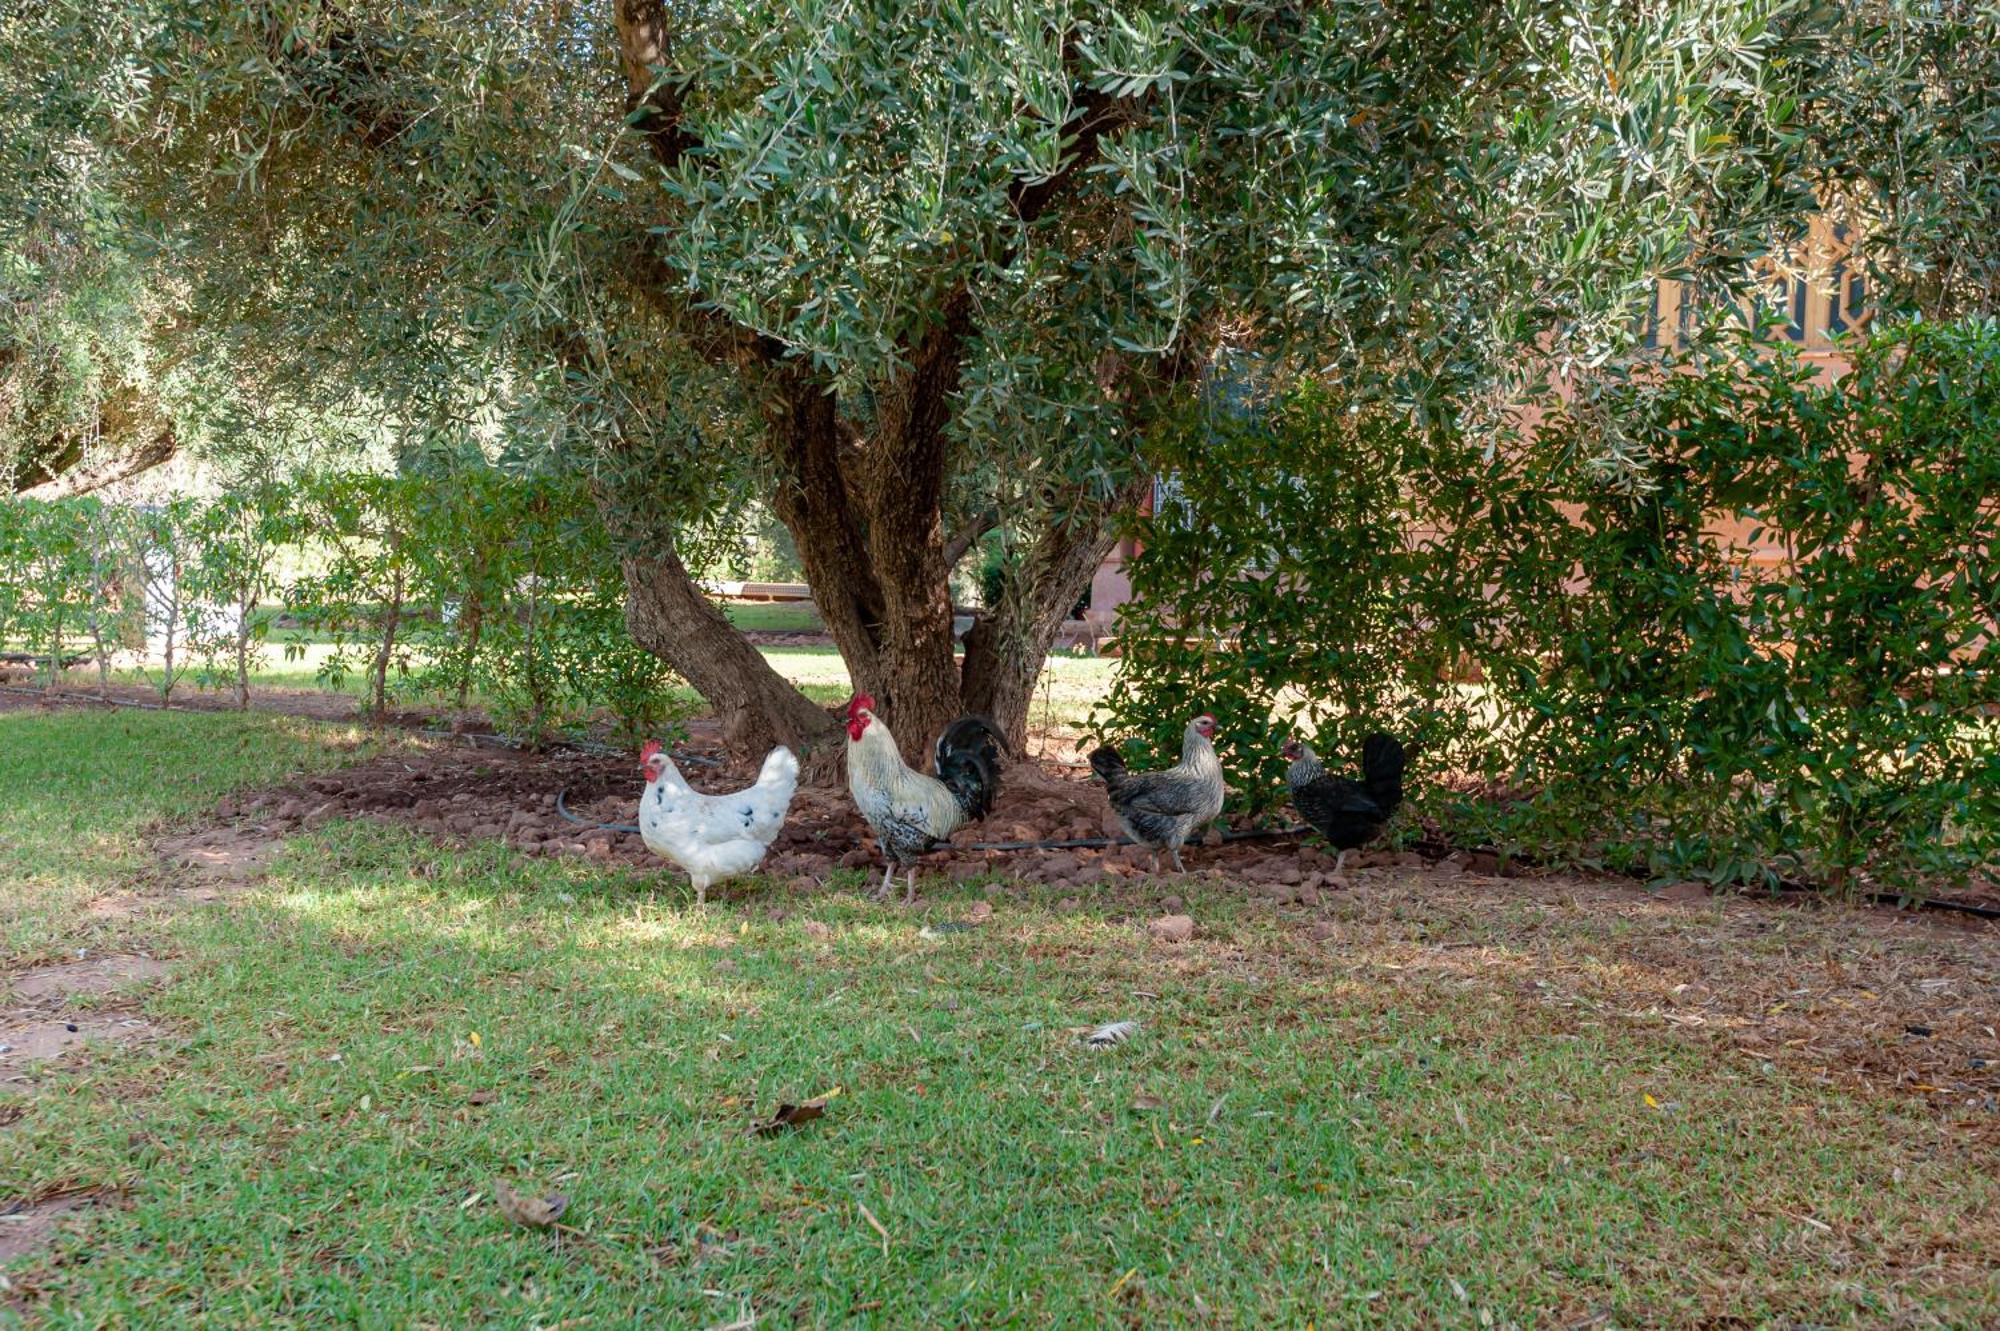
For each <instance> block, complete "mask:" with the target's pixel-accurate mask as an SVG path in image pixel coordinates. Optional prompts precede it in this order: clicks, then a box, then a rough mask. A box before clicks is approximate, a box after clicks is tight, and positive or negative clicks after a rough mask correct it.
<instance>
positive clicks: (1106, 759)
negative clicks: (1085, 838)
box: [1090, 744, 1125, 790]
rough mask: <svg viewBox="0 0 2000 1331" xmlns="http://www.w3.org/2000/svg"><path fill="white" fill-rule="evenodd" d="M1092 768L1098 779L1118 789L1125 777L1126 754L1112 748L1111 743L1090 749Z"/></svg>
mask: <svg viewBox="0 0 2000 1331" xmlns="http://www.w3.org/2000/svg"><path fill="white" fill-rule="evenodd" d="M1090 770H1091V771H1093V772H1095V773H1096V774H1097V777H1098V779H1099V780H1100V781H1102V782H1104V784H1105V785H1107V786H1109V787H1111V789H1113V790H1116V789H1118V785H1119V783H1120V782H1121V781H1123V780H1124V779H1125V758H1124V755H1122V754H1120V753H1119V752H1118V750H1116V749H1114V748H1112V747H1111V746H1110V745H1109V744H1106V745H1103V746H1101V747H1099V748H1095V749H1092V750H1091V751H1090Z"/></svg>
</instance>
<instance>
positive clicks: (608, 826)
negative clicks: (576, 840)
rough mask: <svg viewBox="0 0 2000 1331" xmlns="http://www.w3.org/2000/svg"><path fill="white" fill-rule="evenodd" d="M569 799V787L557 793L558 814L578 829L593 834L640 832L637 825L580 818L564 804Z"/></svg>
mask: <svg viewBox="0 0 2000 1331" xmlns="http://www.w3.org/2000/svg"><path fill="white" fill-rule="evenodd" d="M568 798H569V787H568V786H564V787H563V788H562V789H561V790H558V791H557V792H556V812H557V813H559V814H561V815H562V816H563V817H565V818H567V819H569V820H570V821H571V822H573V823H575V824H576V825H577V826H578V827H587V828H589V829H590V830H591V831H593V832H633V833H637V832H638V830H639V828H638V825H637V824H635V823H593V822H591V821H590V820H589V819H588V818H579V817H577V816H576V815H575V814H573V813H571V812H570V811H569V805H568V804H566V803H565V802H564V801H565V800H567V799H568Z"/></svg>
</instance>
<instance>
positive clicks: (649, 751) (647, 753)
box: [639, 739, 660, 766]
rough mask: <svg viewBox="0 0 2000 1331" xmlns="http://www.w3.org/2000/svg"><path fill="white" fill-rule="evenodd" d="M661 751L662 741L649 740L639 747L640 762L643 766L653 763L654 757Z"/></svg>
mask: <svg viewBox="0 0 2000 1331" xmlns="http://www.w3.org/2000/svg"><path fill="white" fill-rule="evenodd" d="M659 751H660V741H658V740H656V739H649V740H647V741H646V742H645V743H644V744H642V745H640V746H639V762H640V765H641V766H643V765H645V764H646V763H649V762H651V761H653V755H654V754H656V753H658V752H659Z"/></svg>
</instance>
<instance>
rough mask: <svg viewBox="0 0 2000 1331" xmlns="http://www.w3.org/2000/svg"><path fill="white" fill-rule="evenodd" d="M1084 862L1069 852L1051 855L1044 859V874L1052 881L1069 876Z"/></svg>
mask: <svg viewBox="0 0 2000 1331" xmlns="http://www.w3.org/2000/svg"><path fill="white" fill-rule="evenodd" d="M1082 863H1083V861H1081V860H1079V859H1077V857H1076V856H1074V855H1071V854H1069V853H1067V852H1064V853H1061V854H1056V855H1051V856H1049V857H1048V858H1047V859H1045V860H1043V861H1042V876H1043V877H1045V878H1048V879H1050V880H1051V881H1056V880H1061V879H1064V878H1068V877H1069V876H1070V875H1071V874H1073V873H1075V872H1076V871H1077V869H1078V868H1079V867H1080V866H1081V865H1082Z"/></svg>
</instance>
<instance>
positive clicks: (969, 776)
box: [933, 716, 1007, 821]
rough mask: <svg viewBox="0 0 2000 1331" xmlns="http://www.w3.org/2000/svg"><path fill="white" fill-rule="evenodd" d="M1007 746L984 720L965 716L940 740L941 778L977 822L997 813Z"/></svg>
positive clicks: (936, 759)
mask: <svg viewBox="0 0 2000 1331" xmlns="http://www.w3.org/2000/svg"><path fill="white" fill-rule="evenodd" d="M1006 749H1007V742H1006V741H1005V740H1004V739H1002V738H1001V736H1000V732H999V731H998V730H997V729H995V728H994V725H993V723H992V722H991V721H988V720H987V719H986V718H985V717H983V716H961V717H959V718H958V720H956V721H954V722H952V723H951V724H950V725H948V726H946V727H945V728H944V733H943V734H942V735H939V736H938V741H937V750H936V753H935V755H934V759H933V760H934V762H935V763H936V766H937V778H938V780H939V781H941V782H943V783H944V787H945V789H947V790H949V791H950V792H951V793H952V797H953V798H954V799H956V800H957V801H958V807H959V808H961V809H963V810H964V811H965V816H966V817H967V818H969V819H972V820H974V821H977V820H978V819H981V818H984V817H985V816H986V815H987V814H988V813H990V812H992V810H993V799H994V796H996V795H997V794H999V792H1000V755H1001V754H1002V753H1004V752H1006Z"/></svg>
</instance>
